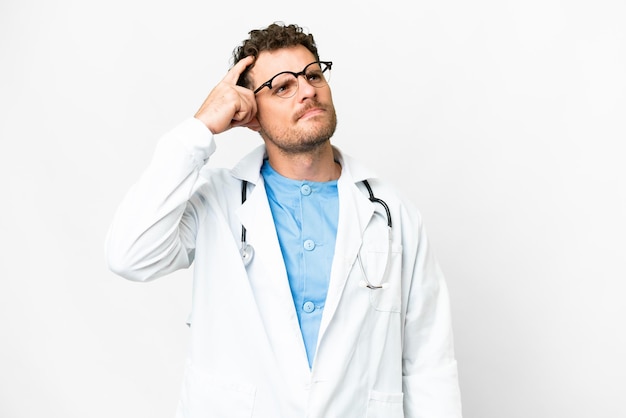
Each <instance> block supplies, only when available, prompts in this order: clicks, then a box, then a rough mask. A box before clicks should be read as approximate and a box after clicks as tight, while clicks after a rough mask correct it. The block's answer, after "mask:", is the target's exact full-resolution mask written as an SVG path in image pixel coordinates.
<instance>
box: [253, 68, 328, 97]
mask: <svg viewBox="0 0 626 418" xmlns="http://www.w3.org/2000/svg"><path fill="white" fill-rule="evenodd" d="M332 66H333V63H332V62H331V61H315V62H312V63H310V64H309V65H307V66H306V67H304V70H302V71H300V72H299V73H294V72H292V71H283V72H281V73H278V74H276V75H275V76H274V77H272V78H270V79H269V80H267V81H266V82H265V83H263V84H261V85H260V86H259V87H258V88H257V89H256V90H254V94H257V93H258V92H259V91H261V90H263V88H264V87H267V88H268V89H270V90H272V92H273V93H274V94H275V95H276V96H278V97H280V98H282V99H288V98H290V97H293V96H294V95H295V94H296V92H297V91H298V77H300V76H301V75H303V76H304V78H305V79H306V81H307V83H309V84H310V85H312V86H313V87H315V88H320V87H324V86H325V85H327V84H328V81H329V80H330V69H331V67H332Z"/></svg>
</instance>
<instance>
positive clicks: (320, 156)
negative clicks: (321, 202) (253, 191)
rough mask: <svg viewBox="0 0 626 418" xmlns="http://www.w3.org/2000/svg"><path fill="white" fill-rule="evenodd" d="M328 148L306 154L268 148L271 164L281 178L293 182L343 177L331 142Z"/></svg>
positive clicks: (324, 147) (320, 180)
mask: <svg viewBox="0 0 626 418" xmlns="http://www.w3.org/2000/svg"><path fill="white" fill-rule="evenodd" d="M325 145H326V146H323V147H319V148H317V149H315V150H312V151H309V152H305V153H295V154H290V153H285V152H284V151H282V150H280V149H278V148H273V147H267V155H268V159H269V163H270V165H271V166H272V168H273V169H274V170H276V172H278V173H279V174H280V175H281V176H284V177H287V178H290V179H293V180H308V181H318V182H322V181H330V180H337V179H338V178H339V176H340V175H341V166H340V165H339V164H338V163H337V162H336V161H335V158H334V155H333V149H332V147H331V146H330V142H327V143H326V144H325Z"/></svg>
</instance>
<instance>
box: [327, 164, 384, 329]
mask: <svg viewBox="0 0 626 418" xmlns="http://www.w3.org/2000/svg"><path fill="white" fill-rule="evenodd" d="M337 186H338V191H339V224H338V228H337V240H336V242H335V256H334V259H333V265H332V269H331V274H330V284H329V287H328V294H327V296H326V305H325V307H324V314H323V316H322V322H321V325H320V340H321V337H322V335H323V333H324V331H325V329H326V327H327V326H328V324H329V323H330V321H331V319H332V317H333V315H334V314H335V312H336V310H337V306H338V304H339V300H340V299H341V294H342V292H343V289H344V287H345V285H346V281H347V279H348V275H349V274H350V271H351V269H352V266H353V265H354V263H355V262H356V258H357V255H358V253H359V249H360V248H361V244H362V240H363V233H364V231H365V228H366V227H367V225H368V223H369V222H370V219H371V218H372V216H373V214H374V205H373V204H372V202H370V201H369V199H368V198H367V197H366V195H365V194H364V193H363V192H362V191H361V190H360V189H359V188H358V187H357V185H356V184H355V183H354V180H353V179H352V178H351V177H350V176H342V177H341V178H340V179H339V181H338V183H337Z"/></svg>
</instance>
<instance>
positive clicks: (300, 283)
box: [261, 160, 339, 367]
mask: <svg viewBox="0 0 626 418" xmlns="http://www.w3.org/2000/svg"><path fill="white" fill-rule="evenodd" d="M261 174H262V175H263V179H264V180H265V189H266V190H267V197H268V200H269V204H270V208H271V210H272V215H273V217H274V224H275V225H276V231H277V234H278V240H279V242H280V249H281V251H282V254H283V259H284V261H285V267H286V269H287V276H288V278H289V287H290V288H291V295H292V297H293V302H294V305H295V308H296V312H297V314H298V321H299V323H300V330H301V331H302V338H303V340H304V346H305V348H306V354H307V357H308V360H309V367H311V366H312V365H313V359H314V357H315V348H316V346H317V337H318V333H319V327H320V322H321V320H322V312H323V310H324V305H325V303H326V294H327V292H328V283H329V280H330V269H331V265H332V262H333V256H334V253H335V238H336V236H337V222H338V219H339V195H338V193H337V181H336V180H333V181H328V182H313V181H300V180H292V179H288V178H286V177H283V176H281V175H280V174H278V173H277V172H276V171H274V169H273V168H272V167H271V166H270V164H269V162H268V161H267V160H265V162H264V163H263V166H262V167H261Z"/></svg>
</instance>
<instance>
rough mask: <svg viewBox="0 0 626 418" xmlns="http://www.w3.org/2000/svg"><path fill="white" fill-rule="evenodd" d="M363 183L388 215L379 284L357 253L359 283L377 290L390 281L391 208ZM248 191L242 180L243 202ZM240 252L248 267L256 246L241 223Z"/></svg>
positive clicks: (367, 184)
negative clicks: (248, 238) (359, 270)
mask: <svg viewBox="0 0 626 418" xmlns="http://www.w3.org/2000/svg"><path fill="white" fill-rule="evenodd" d="M363 184H364V185H365V188H366V189H367V192H368V193H369V200H370V201H371V202H374V203H379V204H380V205H381V206H382V207H383V208H384V209H385V215H386V216H387V242H388V246H387V258H386V260H385V270H384V271H383V276H382V279H381V281H380V284H379V285H374V284H372V283H371V282H370V280H369V279H368V277H367V273H365V268H364V267H363V262H362V261H361V252H360V251H359V253H358V254H357V260H358V262H359V267H360V269H361V273H362V274H363V280H361V282H360V283H359V285H360V286H361V287H364V288H368V289H372V290H377V289H386V288H387V287H389V282H388V281H387V275H388V273H389V259H390V258H391V211H390V210H389V206H387V203H385V201H384V200H382V199H379V198H377V197H376V196H374V192H373V191H372V187H371V186H370V184H369V183H368V181H367V180H363ZM247 192H248V181H247V180H242V182H241V204H243V203H244V202H245V201H246V197H247ZM239 253H240V254H241V259H242V260H243V265H244V266H245V267H247V266H248V265H249V264H250V262H251V261H252V258H253V257H254V248H253V247H252V245H250V244H248V242H247V241H246V227H245V226H243V225H241V248H240V249H239Z"/></svg>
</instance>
